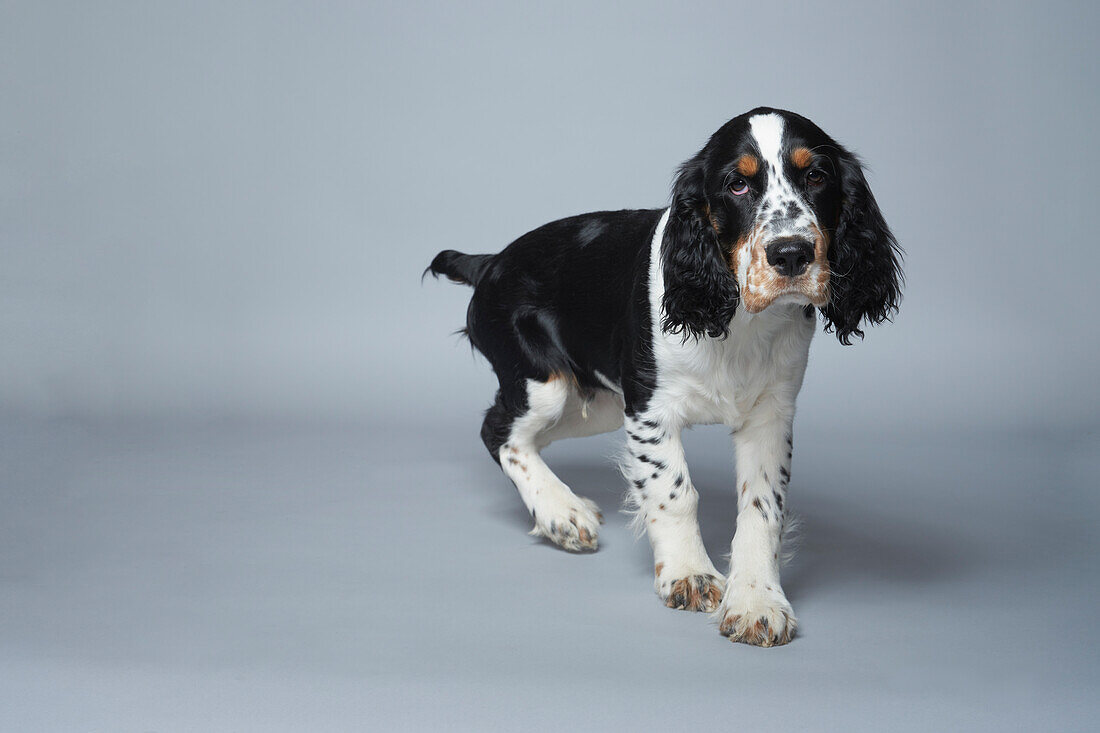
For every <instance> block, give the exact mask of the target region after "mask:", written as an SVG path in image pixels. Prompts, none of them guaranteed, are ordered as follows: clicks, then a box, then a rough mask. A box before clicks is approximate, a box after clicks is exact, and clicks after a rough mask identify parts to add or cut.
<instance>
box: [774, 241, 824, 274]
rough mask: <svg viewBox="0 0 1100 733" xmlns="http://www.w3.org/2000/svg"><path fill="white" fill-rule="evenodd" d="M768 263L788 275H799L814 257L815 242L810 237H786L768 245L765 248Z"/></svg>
mask: <svg viewBox="0 0 1100 733" xmlns="http://www.w3.org/2000/svg"><path fill="white" fill-rule="evenodd" d="M765 254H767V256H768V264H769V265H771V266H772V267H774V268H775V271H776V272H778V273H779V274H780V275H784V276H786V277H798V276H799V275H801V274H802V273H803V272H805V271H806V268H807V267H808V266H809V264H810V261H811V260H813V258H814V243H813V242H811V241H809V240H808V239H798V238H796V237H784V238H783V239H777V240H775V241H774V242H772V243H771V244H769V245H768V248H767V249H766V250H765Z"/></svg>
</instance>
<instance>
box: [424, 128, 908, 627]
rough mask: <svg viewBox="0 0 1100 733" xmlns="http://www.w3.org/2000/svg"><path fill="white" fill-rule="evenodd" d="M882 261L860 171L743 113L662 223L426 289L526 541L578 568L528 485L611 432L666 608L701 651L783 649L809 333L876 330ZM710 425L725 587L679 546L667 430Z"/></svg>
mask: <svg viewBox="0 0 1100 733" xmlns="http://www.w3.org/2000/svg"><path fill="white" fill-rule="evenodd" d="M901 254H902V253H901V249H900V248H899V247H898V244H897V241H896V240H895V238H894V236H893V234H892V233H891V231H890V229H889V227H888V226H887V224H886V221H885V220H884V218H883V216H882V213H881V212H880V210H879V207H878V204H877V203H876V201H875V197H874V196H873V195H872V193H871V191H870V189H869V188H868V186H867V181H866V178H865V176H864V173H863V168H862V164H861V162H860V160H859V159H858V158H857V157H856V156H855V155H854V154H853V153H851V152H849V151H848V150H847V149H845V148H844V147H842V146H841V145H840V144H838V143H837V142H836V141H834V140H833V139H832V138H831V137H829V136H828V135H827V134H825V133H824V132H823V131H822V130H821V129H820V128H819V127H818V126H817V125H815V124H814V123H813V122H811V121H810V120H808V119H806V118H805V117H802V116H800V115H797V114H795V113H793V112H788V111H785V110H780V109H774V108H768V107H759V108H757V109H754V110H752V111H750V112H747V113H745V114H743V115H740V116H738V117H735V118H733V119H732V120H730V121H729V122H727V123H726V124H724V125H722V127H721V128H719V130H718V131H717V132H715V133H714V135H713V136H711V138H710V140H709V141H708V142H707V144H706V145H705V146H704V147H703V149H702V150H700V151H699V153H698V154H696V155H695V156H694V157H692V158H691V159H690V160H688V161H687V162H686V163H684V164H683V165H682V166H681V167H680V168H679V171H678V173H677V175H676V177H675V183H674V186H673V192H672V203H671V206H669V207H668V208H665V209H647V210H627V211H605V212H598V213H592V214H583V215H580V216H574V217H571V218H568V219H561V220H559V221H555V222H552V223H550V224H546V225H545V226H542V227H539V228H538V229H535V230H534V231H531V232H529V233H528V234H525V235H523V236H522V237H520V238H519V239H517V240H516V241H514V242H512V243H511V244H510V245H508V246H507V247H506V248H505V249H504V250H503V251H501V252H500V253H499V254H495V255H490V254H478V255H468V254H462V253H460V252H456V251H454V250H446V251H443V252H440V253H439V254H438V255H437V256H436V257H435V259H434V260H433V261H432V263H431V265H430V266H429V267H428V269H427V270H426V271H425V273H427V272H431V273H432V274H433V275H435V276H437V277H438V276H439V275H445V276H447V277H449V278H450V279H452V280H455V281H457V282H460V283H465V284H468V285H472V286H473V288H474V291H473V297H472V299H471V300H470V305H469V308H468V310H467V316H466V328H465V329H464V332H465V333H466V335H467V336H468V337H469V339H470V341H471V343H472V344H473V346H474V347H475V348H476V349H477V350H478V351H480V352H481V353H482V354H483V355H484V356H485V357H486V358H487V359H488V360H489V363H490V364H491V365H492V368H493V370H494V371H495V372H496V376H497V378H498V380H499V382H500V389H499V391H498V392H497V394H496V399H495V401H494V403H493V405H492V406H491V407H490V408H489V409H488V411H487V412H486V414H485V421H484V424H483V426H482V429H481V437H482V440H483V441H484V443H485V446H486V448H488V449H489V454H490V455H491V456H492V457H493V459H494V460H495V461H497V462H498V463H499V464H500V466H501V468H502V469H503V471H504V473H505V475H507V476H508V478H509V479H511V480H512V482H513V483H514V484H515V486H516V488H517V489H518V490H519V495H520V498H521V499H522V500H523V503H524V504H525V505H526V506H527V510H528V511H529V512H530V514H531V517H532V519H533V520H534V524H535V526H534V529H533V530H532V531H531V534H534V535H540V536H542V537H546V538H548V539H550V540H551V541H553V542H554V543H556V544H558V545H560V546H561V547H563V548H565V549H567V550H572V551H584V550H595V549H596V547H597V543H598V536H599V526H600V524H601V523H602V519H603V518H602V516H601V514H600V511H599V508H598V507H597V506H596V504H595V503H594V502H592V501H591V500H589V499H586V498H584V497H581V496H577V495H576V494H574V493H573V492H572V491H571V490H570V488H569V487H568V486H566V485H565V484H564V483H562V481H560V480H559V479H558V478H557V476H555V475H554V473H553V472H552V471H551V470H550V468H549V467H547V465H546V463H544V462H543V459H542V458H541V456H540V451H541V450H542V449H543V448H545V447H546V446H547V445H549V444H550V443H551V442H553V441H555V440H559V439H562V438H572V437H581V436H588V435H595V434H598V433H604V432H610V431H613V430H617V429H618V428H620V427H622V426H623V425H624V423H625V427H626V451H625V454H624V459H623V467H622V468H623V473H624V475H625V476H626V479H627V481H628V482H629V488H628V494H627V499H626V504H627V507H628V510H629V511H631V512H632V513H633V514H634V523H635V526H636V527H637V528H640V529H644V531H645V532H646V533H647V535H648V537H649V541H650V543H651V545H652V548H653V558H654V567H653V574H654V586H655V588H656V591H657V594H658V595H659V596H660V598H661V599H662V600H663V601H664V602H665V604H666V605H667V606H669V607H670V608H676V609H683V610H688V611H705V612H711V613H714V614H715V615H716V618H717V620H718V622H719V630H720V632H721V634H722V635H724V636H726V637H728V638H729V639H731V640H733V641H735V642H745V643H748V644H754V645H759V646H774V645H779V644H786V643H787V642H789V641H790V640H791V639H792V638H793V637H794V635H795V632H796V630H797V628H798V621H797V619H796V618H795V615H794V613H793V611H792V609H791V605H790V603H788V602H787V598H786V596H785V595H784V593H783V588H782V586H781V585H780V578H779V567H780V556H781V550H780V547H781V544H782V540H783V533H784V529H785V527H786V526H787V523H788V519H787V486H788V483H789V482H790V476H791V455H792V446H793V433H792V423H793V419H794V412H795V399H796V397H797V395H798V392H799V389H800V388H801V386H802V378H803V375H804V373H805V369H806V360H807V356H808V353H809V348H810V341H811V339H812V338H813V336H814V332H815V330H816V324H817V320H818V319H817V315H818V314H820V319H821V321H822V322H823V326H824V329H825V330H826V331H827V332H832V333H835V335H836V337H837V338H838V339H839V340H840V342H841V343H842V344H845V345H850V344H851V339H852V337H853V336H854V337H857V338H860V339H862V338H863V335H864V332H863V330H861V329H862V327H863V326H864V325H867V324H877V323H881V322H883V321H887V320H890V319H891V317H892V316H893V314H894V313H896V311H897V308H898V303H899V300H900V297H901V285H902V283H903V278H902V273H901V269H900V265H901ZM715 423H722V424H725V425H728V426H729V427H730V428H731V429H732V431H733V443H734V450H735V455H736V464H737V480H736V484H735V491H736V493H737V501H738V505H737V506H738V513H737V525H736V531H735V533H734V536H733V541H732V543H731V547H730V550H731V559H730V567H729V572H728V573H727V574H726V575H725V576H723V575H722V574H720V573H719V572H718V570H717V569H716V568H715V566H714V564H713V563H712V562H711V559H710V557H709V556H708V555H707V551H706V549H705V548H704V546H703V540H702V537H701V536H700V534H699V523H698V519H697V505H698V493H697V491H696V489H695V486H694V485H693V484H692V481H691V477H690V475H689V474H688V467H687V465H686V463H685V460H684V450H683V445H682V443H681V431H682V430H683V429H684V428H685V427H688V426H690V425H695V424H715Z"/></svg>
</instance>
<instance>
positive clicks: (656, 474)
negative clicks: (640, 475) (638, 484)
mask: <svg viewBox="0 0 1100 733" xmlns="http://www.w3.org/2000/svg"><path fill="white" fill-rule="evenodd" d="M660 475H661V473H660V472H659V471H654V472H653V475H652V476H650V478H657V477H658V476H660Z"/></svg>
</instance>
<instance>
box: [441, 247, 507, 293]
mask: <svg viewBox="0 0 1100 733" xmlns="http://www.w3.org/2000/svg"><path fill="white" fill-rule="evenodd" d="M492 258H493V255H467V254H462V253H461V252H456V251H455V250H453V249H445V250H443V251H442V252H440V253H439V254H437V255H436V256H435V259H434V260H432V264H430V265H428V269H427V270H425V271H424V272H425V274H427V273H429V272H430V273H432V275H435V276H436V277H439V276H440V275H446V276H447V277H449V278H450V279H451V280H454V281H455V282H456V283H466V284H467V285H477V284H478V281H480V280H481V277H482V275H484V274H485V270H486V268H488V267H489V261H490V260H492Z"/></svg>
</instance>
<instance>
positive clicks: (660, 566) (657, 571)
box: [653, 562, 665, 578]
mask: <svg viewBox="0 0 1100 733" xmlns="http://www.w3.org/2000/svg"><path fill="white" fill-rule="evenodd" d="M664 569H665V564H664V563H663V562H659V563H657V564H656V565H655V566H654V567H653V573H654V574H655V575H656V576H657V577H658V578H659V577H661V571H662V570H664Z"/></svg>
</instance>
